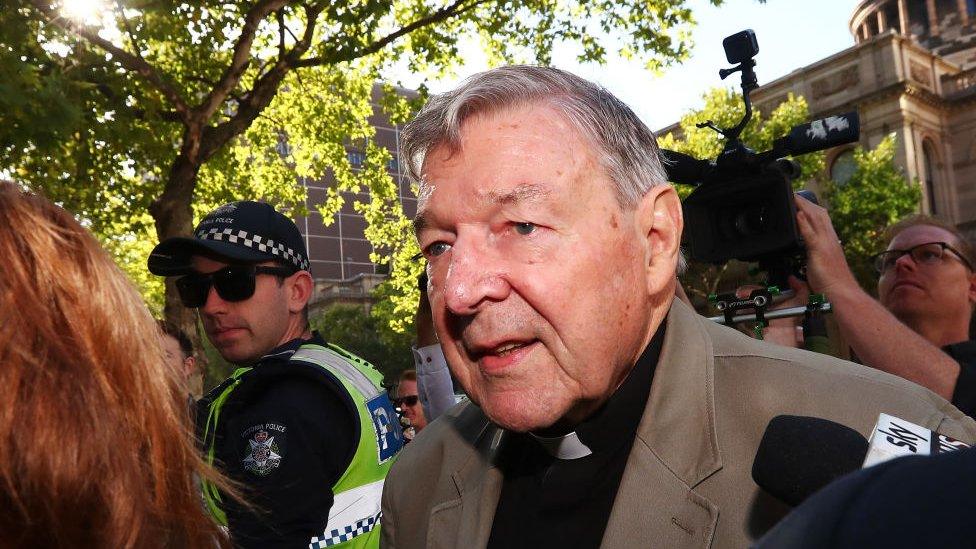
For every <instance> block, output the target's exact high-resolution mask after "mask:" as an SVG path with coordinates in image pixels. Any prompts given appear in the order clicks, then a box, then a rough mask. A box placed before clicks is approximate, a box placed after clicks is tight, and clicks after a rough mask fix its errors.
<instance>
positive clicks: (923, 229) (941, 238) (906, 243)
mask: <svg viewBox="0 0 976 549" xmlns="http://www.w3.org/2000/svg"><path fill="white" fill-rule="evenodd" d="M928 242H945V243H946V244H948V245H950V246H952V247H954V248H957V249H958V247H959V244H960V242H959V239H958V238H956V236H955V235H954V234H952V233H951V232H949V231H947V230H945V229H943V228H942V227H936V226H935V225H913V226H911V227H908V228H907V229H905V230H903V231H901V232H899V233H898V234H897V235H895V237H894V238H892V239H891V242H889V243H888V248H887V249H889V250H907V249H909V248H911V247H912V246H918V245H919V244H926V243H928Z"/></svg>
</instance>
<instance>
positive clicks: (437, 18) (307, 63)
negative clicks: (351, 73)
mask: <svg viewBox="0 0 976 549" xmlns="http://www.w3.org/2000/svg"><path fill="white" fill-rule="evenodd" d="M489 1H491V0H475V1H474V2H471V3H470V4H469V5H467V6H465V5H464V4H465V3H466V2H467V0H457V1H456V2H454V3H453V4H451V5H450V6H445V7H443V8H441V9H439V10H437V11H436V12H434V13H432V14H430V15H428V16H427V17H424V18H421V19H418V20H416V21H414V22H412V23H410V24H409V25H406V26H403V27H400V28H399V29H397V30H396V31H394V32H392V33H390V34H388V35H386V36H384V37H383V38H381V39H379V40H377V41H376V42H373V43H372V44H369V45H368V46H366V47H365V48H361V49H353V50H350V51H349V53H345V54H340V55H336V56H335V57H332V58H326V57H309V58H307V59H302V60H299V61H297V62H296V63H295V65H294V66H295V67H317V66H320V65H325V64H332V63H341V62H344V61H352V60H353V59H359V58H360V57H364V56H367V55H370V54H373V53H376V52H378V51H380V50H381V49H383V48H385V47H386V46H387V45H389V44H390V43H392V42H394V41H396V40H397V39H398V38H400V37H401V36H404V35H407V34H410V33H411V32H413V31H415V30H417V29H419V28H422V27H426V26H429V25H432V24H434V23H439V22H441V21H444V20H446V19H450V18H451V17H455V16H458V15H461V14H462V13H465V12H467V11H470V10H472V9H474V8H476V7H477V6H479V5H480V4H486V3H488V2H489Z"/></svg>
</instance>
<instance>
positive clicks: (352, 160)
mask: <svg viewBox="0 0 976 549" xmlns="http://www.w3.org/2000/svg"><path fill="white" fill-rule="evenodd" d="M346 157H347V158H349V165H350V166H352V167H353V169H357V170H358V169H360V168H362V167H363V164H365V163H366V154H365V153H362V152H360V151H347V152H346Z"/></svg>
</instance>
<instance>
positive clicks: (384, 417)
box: [204, 344, 403, 549]
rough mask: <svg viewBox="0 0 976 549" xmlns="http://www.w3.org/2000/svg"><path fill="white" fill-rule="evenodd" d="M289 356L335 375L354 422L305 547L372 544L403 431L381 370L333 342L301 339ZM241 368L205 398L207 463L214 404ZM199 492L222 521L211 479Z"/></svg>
mask: <svg viewBox="0 0 976 549" xmlns="http://www.w3.org/2000/svg"><path fill="white" fill-rule="evenodd" d="M289 361H290V362H291V361H297V362H302V363H305V364H310V365H313V366H317V367H319V368H321V369H322V370H324V372H323V374H324V373H325V372H328V373H329V374H331V376H332V378H334V379H333V381H334V380H338V381H339V382H340V383H341V384H342V386H343V388H344V389H345V390H346V392H347V393H348V394H349V396H350V398H351V399H352V401H353V403H354V404H355V408H356V411H357V413H358V416H359V425H360V429H359V433H360V436H359V444H358V446H357V449H356V454H355V455H354V456H353V459H352V460H351V462H350V463H349V466H348V467H347V468H346V470H345V471H344V472H343V474H342V476H341V477H340V478H339V480H338V481H337V482H336V483H335V485H334V486H332V488H331V489H332V493H333V497H334V501H333V504H332V508H331V509H330V511H329V519H328V523H327V524H326V525H325V527H324V530H323V532H322V533H321V534H318V535H316V536H315V537H313V538H312V539H311V540H310V541H309V547H310V548H312V549H321V548H324V547H341V548H346V547H356V548H359V547H370V548H372V547H378V546H379V538H380V515H381V513H380V499H381V495H382V492H383V479H385V478H386V474H387V472H388V471H389V469H390V466H391V465H392V464H393V461H394V460H395V457H396V455H397V454H398V453H399V451H400V449H402V448H403V433H402V432H401V430H400V424H399V421H398V420H397V417H396V412H395V410H394V408H393V403H392V402H390V397H389V395H387V393H386V391H384V390H383V388H382V386H381V385H380V383H381V382H382V379H383V375H382V374H380V373H379V372H378V371H376V370H375V369H374V368H373V367H372V366H371V365H370V364H369V363H368V362H366V361H365V360H363V359H361V358H359V357H357V356H355V355H352V354H350V353H348V352H347V351H345V350H344V349H342V348H340V347H337V346H335V345H329V347H322V346H321V345H315V344H305V345H302V346H301V347H300V348H299V349H298V351H296V352H295V353H294V354H293V355H292V356H291V358H290V360H289ZM242 370H250V369H245V368H241V369H240V370H238V371H236V372H234V375H233V376H231V377H232V379H233V380H234V381H233V382H231V383H229V384H228V386H227V388H226V389H224V391H222V392H221V393H220V395H219V396H217V398H215V399H214V401H213V403H212V404H211V407H210V414H209V415H208V418H207V424H206V429H205V433H204V437H205V438H204V441H205V443H206V444H207V461H208V462H210V463H213V456H214V437H213V430H214V429H215V428H216V426H217V420H218V419H219V412H220V408H221V407H222V406H223V404H224V403H225V402H226V401H227V399H228V397H229V395H230V393H231V392H232V391H233V390H234V389H235V388H236V387H237V386H238V385H239V384H240V383H241V379H240V378H241V377H242V376H243V375H244V374H246V373H247V372H246V371H242ZM228 381H230V380H228ZM211 420H212V421H211ZM207 484H209V483H207ZM204 497H205V499H206V500H207V505H208V507H209V508H210V510H211V512H212V514H213V515H214V517H216V518H217V519H218V521H220V522H221V524H226V516H225V515H224V513H223V511H222V510H221V509H220V506H219V503H220V496H219V493H218V492H217V490H216V488H215V487H214V486H213V485H210V486H207V485H205V486H204ZM221 519H222V520H221Z"/></svg>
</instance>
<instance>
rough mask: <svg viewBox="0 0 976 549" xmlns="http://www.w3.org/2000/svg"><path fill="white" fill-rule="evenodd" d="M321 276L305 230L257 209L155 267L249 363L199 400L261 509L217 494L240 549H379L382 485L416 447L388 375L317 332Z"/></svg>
mask: <svg viewBox="0 0 976 549" xmlns="http://www.w3.org/2000/svg"><path fill="white" fill-rule="evenodd" d="M308 267H309V263H308V257H307V253H306V251H305V243H304V241H303V239H302V236H301V234H300V233H299V232H298V228H297V227H296V226H295V224H294V223H293V222H292V221H291V220H290V219H288V218H287V217H285V216H284V215H282V214H280V213H278V212H277V211H275V210H274V208H272V207H271V206H269V205H267V204H263V203H259V202H251V201H243V202H234V203H231V204H226V205H224V206H221V207H219V208H217V209H216V210H214V211H213V212H211V213H210V214H208V215H207V216H206V217H205V218H204V219H203V220H202V221H201V222H200V224H199V225H198V226H197V227H196V229H195V230H194V234H193V236H192V237H190V238H170V239H167V240H165V241H163V242H161V243H160V244H159V245H158V246H156V248H155V249H154V250H153V252H152V254H151V255H150V257H149V270H150V271H151V272H152V273H153V274H156V275H162V276H179V278H178V279H177V280H176V287H177V289H178V291H179V295H180V299H181V300H182V301H183V304H184V305H185V306H187V307H191V308H196V309H198V310H199V312H200V320H201V321H202V324H203V327H204V330H205V331H206V333H207V337H208V338H209V339H210V341H211V343H213V345H214V347H215V348H216V349H217V351H218V352H219V353H220V354H221V356H223V357H224V358H225V359H226V360H228V361H229V362H232V363H234V364H236V365H238V366H239V368H238V369H237V370H236V371H235V372H234V373H233V375H231V377H230V378H228V379H227V380H226V381H224V382H223V383H221V384H220V385H219V386H217V387H216V388H215V389H214V390H213V391H211V392H210V393H209V394H208V395H207V396H205V397H204V398H203V400H201V401H200V408H199V411H198V426H199V429H198V430H199V434H200V437H201V440H203V443H204V448H205V452H206V457H207V459H208V460H209V461H211V462H212V463H214V464H215V465H216V466H217V467H219V468H220V469H221V470H222V471H223V472H224V473H225V474H226V475H228V476H229V477H230V478H232V479H233V480H235V481H238V482H240V483H241V485H242V486H243V492H244V496H245V498H246V499H247V500H248V501H249V502H250V503H251V504H252V506H245V505H241V504H239V503H236V502H235V501H233V500H232V499H230V498H227V497H222V494H221V493H220V492H219V491H218V490H217V489H216V488H215V487H214V486H211V485H205V486H204V496H205V499H206V502H207V505H208V507H209V508H210V510H211V512H212V513H213V515H214V517H215V518H216V519H217V520H218V522H220V523H222V524H225V525H227V526H228V527H229V530H230V534H231V538H232V540H233V542H234V543H235V544H236V545H238V546H240V547H312V548H318V547H327V546H349V547H375V546H377V545H378V540H379V530H380V525H379V518H380V495H381V493H382V489H383V479H384V478H385V476H386V472H387V470H388V469H389V467H390V465H391V464H392V461H393V459H394V458H395V456H396V455H397V453H398V452H399V450H400V449H401V448H402V446H403V438H402V433H401V431H400V428H399V425H398V424H397V422H396V421H395V418H396V414H395V411H394V409H393V406H392V403H391V402H390V399H389V396H388V395H387V394H386V392H385V391H384V390H383V389H382V387H381V386H380V381H381V380H382V376H381V374H380V373H378V372H377V371H376V370H374V369H373V368H372V367H371V366H370V365H369V364H368V363H366V362H365V361H363V360H362V359H360V358H358V357H356V356H354V355H352V354H350V353H348V352H346V351H344V350H342V349H340V348H339V347H337V346H335V345H330V344H328V343H327V342H325V341H324V340H323V339H322V338H321V337H320V336H319V335H318V334H314V333H312V332H311V331H310V328H309V325H308V307H307V304H308V301H309V298H310V297H311V294H312V290H313V283H312V278H311V275H310V274H309V271H308Z"/></svg>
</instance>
